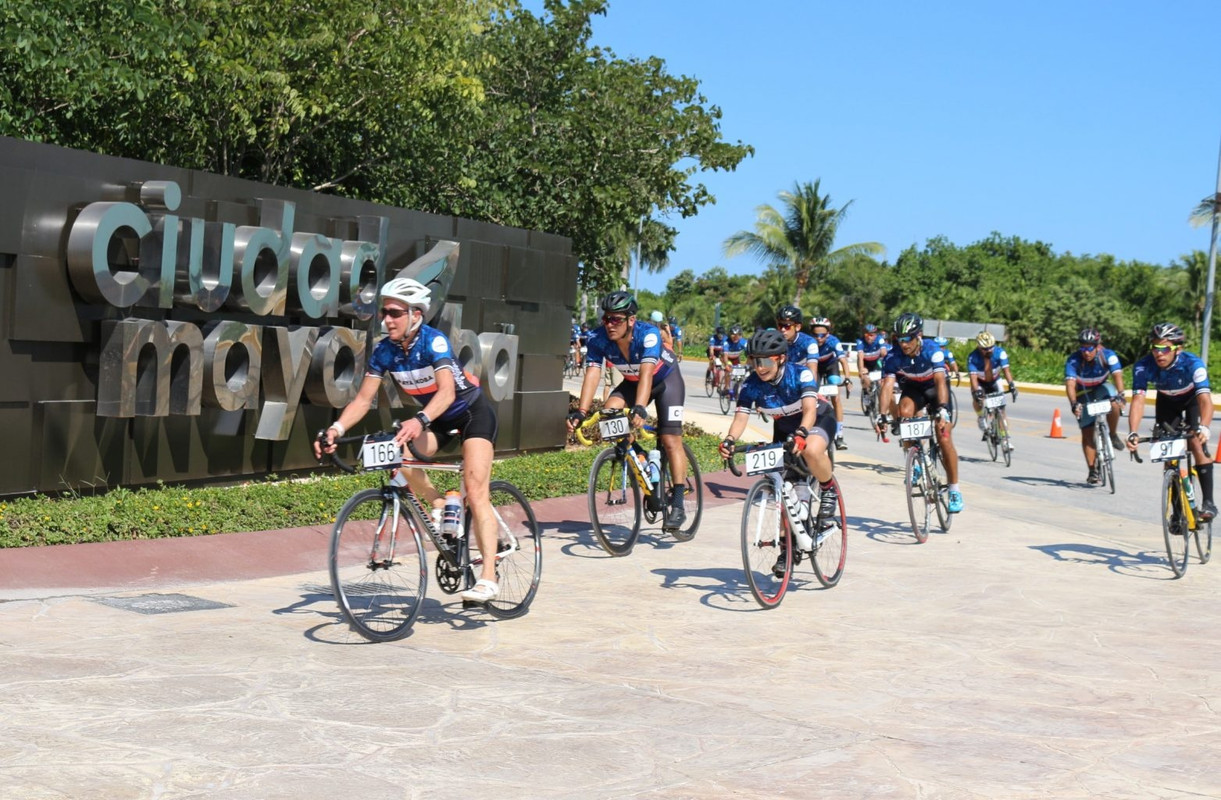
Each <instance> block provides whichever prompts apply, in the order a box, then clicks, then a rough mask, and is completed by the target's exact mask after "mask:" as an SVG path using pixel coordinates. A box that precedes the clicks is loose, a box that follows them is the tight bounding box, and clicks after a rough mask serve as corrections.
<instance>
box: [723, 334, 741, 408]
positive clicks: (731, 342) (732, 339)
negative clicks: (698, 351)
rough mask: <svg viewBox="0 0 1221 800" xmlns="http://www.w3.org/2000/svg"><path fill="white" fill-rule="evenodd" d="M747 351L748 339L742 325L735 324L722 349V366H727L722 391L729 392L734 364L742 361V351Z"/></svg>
mask: <svg viewBox="0 0 1221 800" xmlns="http://www.w3.org/2000/svg"><path fill="white" fill-rule="evenodd" d="M745 351H746V340H745V339H743V338H742V326H741V325H734V326H733V327H731V328H730V329H729V338H728V339H726V340H725V346H724V347H723V348H722V349H721V366H723V367H724V368H725V377H724V378H722V379H721V380H722V386H721V392H722V393H728V392H729V377H730V375H732V374H733V368H734V365H736V364H738V363H740V362H741V361H742V353H743V352H745Z"/></svg>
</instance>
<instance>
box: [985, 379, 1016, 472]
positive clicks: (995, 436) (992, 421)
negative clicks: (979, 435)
mask: <svg viewBox="0 0 1221 800" xmlns="http://www.w3.org/2000/svg"><path fill="white" fill-rule="evenodd" d="M980 402H982V403H983V406H984V442H985V443H986V444H987V445H988V455H990V456H992V460H993V461H995V460H996V457H997V456H998V455H1003V456H1004V457H1005V466H1006V467H1008V466H1010V465H1011V464H1012V463H1013V445H1012V444H1011V443H1010V442H1009V424H1008V422H1006V419H1005V393H1004V392H990V393H988V394H985V395H984V397H983V400H981V401H980Z"/></svg>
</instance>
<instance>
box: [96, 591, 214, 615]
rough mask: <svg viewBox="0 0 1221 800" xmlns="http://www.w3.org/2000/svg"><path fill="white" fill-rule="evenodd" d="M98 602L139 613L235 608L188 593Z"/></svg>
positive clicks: (111, 599)
mask: <svg viewBox="0 0 1221 800" xmlns="http://www.w3.org/2000/svg"><path fill="white" fill-rule="evenodd" d="M94 599H95V600H96V601H97V602H99V603H101V604H103V605H107V606H111V607H112V608H121V609H124V610H125V611H135V612H136V613H137V614H177V613H178V612H179V611H207V610H209V609H213V608H233V606H232V605H230V604H229V603H218V602H216V601H215V600H205V599H203V598H202V597H191V596H190V595H186V594H141V595H137V596H135V597H97V598H94Z"/></svg>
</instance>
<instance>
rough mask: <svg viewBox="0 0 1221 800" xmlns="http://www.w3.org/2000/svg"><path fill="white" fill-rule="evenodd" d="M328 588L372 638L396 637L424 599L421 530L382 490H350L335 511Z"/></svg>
mask: <svg viewBox="0 0 1221 800" xmlns="http://www.w3.org/2000/svg"><path fill="white" fill-rule="evenodd" d="M328 563H329V567H330V572H331V590H332V591H333V592H334V593H335V600H336V602H338V603H339V610H340V611H341V612H342V613H343V617H344V619H346V620H347V621H348V624H350V625H351V626H352V627H353V628H355V629H356V632H357V633H359V634H360V635H361V636H363V637H365V638H366V639H368V640H370V641H373V642H388V641H392V640H394V639H401V638H402V637H404V636H406V635H407V633H408V632H409V631H410V630H411V626H412V624H413V623H414V622H415V619H416V617H417V616H419V613H420V609H421V608H422V607H423V604H424V593H425V592H426V591H427V589H428V568H427V565H426V563H425V560H424V547H423V543H422V542H421V541H420V534H419V531H417V530H416V529H415V528H414V527H413V526H412V525H410V524H409V523H408V522H407V519H406V518H405V517H404V516H403V515H402V514H396V513H395V508H394V497H393V495H392V494H389V493H387V492H386V490H383V489H365V490H363V491H360V492H357V493H356V494H354V495H352V497H351V499H349V500H348V502H346V503H344V505H343V508H341V509H340V510H339V516H338V517H336V519H335V527H334V529H333V530H332V532H331V551H330V557H329V560H328Z"/></svg>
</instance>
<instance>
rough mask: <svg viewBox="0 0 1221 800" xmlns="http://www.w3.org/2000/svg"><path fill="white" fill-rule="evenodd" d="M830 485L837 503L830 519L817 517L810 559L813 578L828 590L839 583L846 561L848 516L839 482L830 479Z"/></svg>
mask: <svg viewBox="0 0 1221 800" xmlns="http://www.w3.org/2000/svg"><path fill="white" fill-rule="evenodd" d="M831 483H832V485H834V486H835V494H836V497H837V499H838V501H839V502H838V503H837V504H836V507H835V508H836V512H835V514H834V515H833V516H832V517H830V518H825V517H821V516H820V517H818V524H819V528H820V530H819V531H818V532H817V533H816V534H815V537H814V552H813V553H812V554H811V557H810V560H811V561H813V562H814V576H815V577H816V578H818V582H819V583H821V584H822V585H823V586H825V587H827V588H828V589H830V588H831V587H832V586H834V585H835V584H837V583H839V579H840V577H842V576H843V574H844V564H845V563H846V562H847V561H848V515H847V514H846V513H845V511H844V494H843V492H841V491H840V488H839V481H837V480H836V479H835V478H832V479H831Z"/></svg>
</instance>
